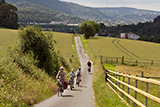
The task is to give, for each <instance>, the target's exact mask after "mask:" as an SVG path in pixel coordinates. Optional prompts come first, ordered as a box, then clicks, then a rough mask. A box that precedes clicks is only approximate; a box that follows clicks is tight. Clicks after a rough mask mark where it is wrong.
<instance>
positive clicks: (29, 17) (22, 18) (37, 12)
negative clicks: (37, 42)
mask: <svg viewBox="0 0 160 107" xmlns="http://www.w3.org/2000/svg"><path fill="white" fill-rule="evenodd" d="M6 2H8V3H11V4H13V5H15V6H16V7H17V8H18V17H19V22H38V23H49V22H51V21H63V22H65V23H81V22H82V21H83V20H82V19H81V18H79V17H77V16H70V15H66V14H65V13H62V12H58V11H55V10H52V9H49V8H47V7H45V6H42V5H39V4H34V3H30V2H27V1H25V0H6Z"/></svg>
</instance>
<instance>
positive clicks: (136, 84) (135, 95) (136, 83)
mask: <svg viewBox="0 0 160 107" xmlns="http://www.w3.org/2000/svg"><path fill="white" fill-rule="evenodd" d="M136 77H138V75H136ZM135 87H136V88H137V87H138V80H136V81H135ZM134 98H135V99H137V92H136V91H135V93H134ZM134 107H136V103H134Z"/></svg>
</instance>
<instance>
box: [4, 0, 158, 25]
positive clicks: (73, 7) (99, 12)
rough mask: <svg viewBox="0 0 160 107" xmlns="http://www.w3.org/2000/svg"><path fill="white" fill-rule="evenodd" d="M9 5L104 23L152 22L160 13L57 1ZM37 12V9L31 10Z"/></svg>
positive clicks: (49, 0)
mask: <svg viewBox="0 0 160 107" xmlns="http://www.w3.org/2000/svg"><path fill="white" fill-rule="evenodd" d="M7 1H8V2H10V3H13V4H15V5H16V6H18V7H20V8H28V9H33V8H35V7H36V6H32V7H30V6H29V7H26V6H24V5H18V4H19V3H20V2H26V3H29V4H36V5H39V6H43V7H45V8H46V9H50V10H54V11H59V12H62V13H65V14H69V15H73V16H78V17H81V18H84V19H90V18H92V19H93V20H95V21H104V22H109V21H110V22H112V23H122V24H128V23H137V22H144V21H145V22H146V21H150V20H153V18H154V17H157V16H158V15H159V14H160V12H157V11H150V10H142V9H135V8H126V7H120V8H105V7H104V8H91V7H86V6H82V5H78V4H75V3H71V2H63V1H59V0H45V1H43V0H12V1H11V0H7ZM33 10H37V9H33Z"/></svg>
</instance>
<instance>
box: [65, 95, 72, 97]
mask: <svg viewBox="0 0 160 107" xmlns="http://www.w3.org/2000/svg"><path fill="white" fill-rule="evenodd" d="M62 97H74V96H72V95H63V96H62Z"/></svg>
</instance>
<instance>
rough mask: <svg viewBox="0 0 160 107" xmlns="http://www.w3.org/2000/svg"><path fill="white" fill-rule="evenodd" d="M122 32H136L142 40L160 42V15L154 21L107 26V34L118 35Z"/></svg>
mask: <svg viewBox="0 0 160 107" xmlns="http://www.w3.org/2000/svg"><path fill="white" fill-rule="evenodd" d="M120 33H135V34H137V35H139V36H140V40H143V41H150V42H156V43H160V16H158V17H157V18H155V19H154V21H153V22H151V21H150V22H145V23H141V22H139V23H138V24H131V25H118V26H111V27H107V28H106V34H107V35H111V36H113V37H116V36H117V35H119V34H120Z"/></svg>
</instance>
